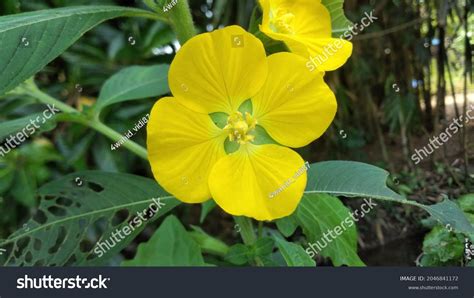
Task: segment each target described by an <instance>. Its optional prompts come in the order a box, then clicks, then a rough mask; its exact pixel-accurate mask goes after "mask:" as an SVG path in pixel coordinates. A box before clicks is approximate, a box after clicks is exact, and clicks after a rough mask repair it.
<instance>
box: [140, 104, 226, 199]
mask: <svg viewBox="0 0 474 298" xmlns="http://www.w3.org/2000/svg"><path fill="white" fill-rule="evenodd" d="M147 134H148V136H147V143H148V144H147V147H148V158H149V160H150V164H151V169H152V171H153V175H154V176H155V179H156V180H157V181H158V182H159V183H160V185H161V186H162V187H163V188H164V189H165V190H166V191H167V192H169V193H170V194H172V195H174V196H176V198H178V199H179V200H181V201H183V202H186V203H199V202H204V201H206V200H207V199H209V198H210V197H211V195H210V192H209V186H208V183H207V181H208V177H209V173H210V171H211V169H212V167H213V166H214V164H215V163H216V162H217V161H218V160H219V159H220V158H222V157H223V156H225V151H224V140H225V137H226V135H225V134H223V132H222V130H221V129H219V128H218V127H217V126H215V125H214V123H213V122H212V121H211V118H210V117H209V115H207V114H201V113H197V112H194V111H191V110H189V109H187V108H186V107H184V106H182V105H181V104H180V103H179V102H178V100H176V99H175V98H171V97H167V98H162V99H161V100H159V101H158V102H157V103H156V104H155V106H154V107H153V110H152V111H151V115H150V120H149V122H148V127H147Z"/></svg>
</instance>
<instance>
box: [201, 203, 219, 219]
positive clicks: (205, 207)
mask: <svg viewBox="0 0 474 298" xmlns="http://www.w3.org/2000/svg"><path fill="white" fill-rule="evenodd" d="M216 206H217V204H216V202H214V200H208V201H206V202H204V203H202V204H201V215H200V216H199V223H201V224H202V223H203V222H204V220H205V219H206V217H207V215H208V214H209V212H211V211H212V210H213V209H214V208H216Z"/></svg>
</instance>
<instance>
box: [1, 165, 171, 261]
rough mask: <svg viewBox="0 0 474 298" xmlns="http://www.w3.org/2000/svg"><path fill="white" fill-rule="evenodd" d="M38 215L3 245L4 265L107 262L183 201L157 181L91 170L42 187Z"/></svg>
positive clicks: (2, 258) (2, 259)
mask: <svg viewBox="0 0 474 298" xmlns="http://www.w3.org/2000/svg"><path fill="white" fill-rule="evenodd" d="M39 196H40V198H41V203H40V206H39V208H38V211H37V213H36V215H35V216H34V217H33V218H32V219H31V220H29V221H28V222H27V223H26V224H25V225H24V226H23V228H22V229H20V230H18V231H16V232H15V233H13V234H12V235H11V236H10V237H9V238H8V239H7V240H5V241H4V242H2V243H0V247H1V248H4V249H6V250H7V253H6V254H4V255H1V256H0V264H4V265H12V266H68V265H76V266H79V265H82V266H84V265H103V264H106V263H107V261H108V258H109V257H111V256H114V255H116V254H117V253H119V252H120V251H121V250H122V249H123V248H125V247H126V246H127V245H128V244H129V243H130V242H131V241H132V240H133V239H134V238H135V236H136V235H138V234H139V233H140V232H141V231H142V230H143V228H144V227H145V225H146V224H147V223H148V222H151V221H153V220H155V219H157V218H159V217H161V216H163V215H164V214H166V213H167V212H168V211H170V210H171V209H173V208H174V207H176V206H177V205H179V202H178V201H177V200H176V199H174V198H173V197H171V196H169V195H168V194H167V193H166V192H165V191H164V190H163V189H162V188H161V187H160V186H159V185H158V184H157V183H156V182H155V181H154V180H151V179H147V178H142V177H139V176H134V175H129V174H118V173H107V172H100V171H88V172H82V173H77V174H71V175H68V176H65V177H63V178H61V179H59V180H57V181H54V182H51V183H49V184H47V185H45V186H43V187H41V188H40V189H39Z"/></svg>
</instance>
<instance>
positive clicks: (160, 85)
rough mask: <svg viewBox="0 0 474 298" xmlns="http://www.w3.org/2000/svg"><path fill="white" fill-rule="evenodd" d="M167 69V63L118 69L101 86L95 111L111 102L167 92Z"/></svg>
mask: <svg viewBox="0 0 474 298" xmlns="http://www.w3.org/2000/svg"><path fill="white" fill-rule="evenodd" d="M168 69H169V66H168V65H167V64H161V65H155V66H131V67H128V68H125V69H123V70H121V71H119V72H118V73H116V74H115V75H113V76H112V77H111V78H110V79H108V80H107V82H105V84H104V86H103V87H102V90H101V91H100V95H99V98H98V99H97V103H96V105H95V109H96V113H100V111H101V110H102V109H103V108H104V107H106V106H108V105H111V104H115V103H119V102H123V101H128V100H133V99H143V98H148V97H156V96H160V95H164V94H167V93H169V92H170V90H169V88H168Z"/></svg>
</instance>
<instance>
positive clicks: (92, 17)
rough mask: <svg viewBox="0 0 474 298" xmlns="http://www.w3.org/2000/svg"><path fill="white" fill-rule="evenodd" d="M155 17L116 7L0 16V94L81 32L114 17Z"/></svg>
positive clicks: (34, 71)
mask: <svg viewBox="0 0 474 298" xmlns="http://www.w3.org/2000/svg"><path fill="white" fill-rule="evenodd" d="M123 16H145V17H152V18H153V17H155V16H154V14H152V13H150V12H147V11H145V10H140V9H134V8H126V7H119V6H95V5H89V6H76V7H65V8H58V9H48V10H40V11H34V12H26V13H21V14H15V15H9V16H3V17H0V42H1V44H0V47H1V49H2V50H1V51H0V95H2V94H4V93H6V92H8V91H10V90H12V89H13V88H15V87H16V86H18V85H19V84H20V83H22V82H23V81H25V80H26V79H28V78H30V77H32V76H33V75H34V74H35V73H37V72H38V71H40V70H41V69H42V68H43V67H44V66H45V65H46V64H48V63H49V62H51V61H52V60H53V59H55V58H56V57H58V56H59V55H61V54H62V53H63V52H64V51H65V50H66V49H67V48H68V47H69V46H71V45H72V44H73V43H74V42H75V41H76V40H78V39H79V38H80V37H81V36H82V35H83V34H84V33H85V32H87V31H89V30H90V29H92V28H94V27H95V26H97V25H98V24H100V23H102V22H104V21H106V20H109V19H112V18H116V17H123Z"/></svg>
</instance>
